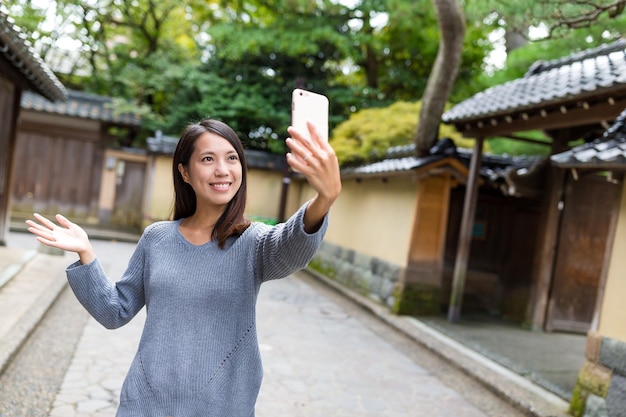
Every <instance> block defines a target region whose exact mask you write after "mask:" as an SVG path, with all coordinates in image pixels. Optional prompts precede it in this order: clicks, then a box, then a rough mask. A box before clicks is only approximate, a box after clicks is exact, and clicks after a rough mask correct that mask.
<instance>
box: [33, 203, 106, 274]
mask: <svg viewBox="0 0 626 417" xmlns="http://www.w3.org/2000/svg"><path fill="white" fill-rule="evenodd" d="M34 217H35V220H36V221H33V220H26V224H27V225H28V231H29V232H30V233H32V234H34V235H35V236H37V240H38V241H39V242H40V243H42V244H44V245H46V246H51V247H53V248H58V249H62V250H65V251H69V252H76V253H77V254H78V256H79V257H80V261H81V262H82V263H83V264H86V263H89V262H91V261H93V260H94V259H95V254H94V252H93V248H92V246H91V242H89V237H88V236H87V233H86V232H85V230H83V228H82V227H80V226H79V225H77V224H74V223H72V222H71V221H69V220H68V219H67V218H65V217H64V216H61V215H60V214H57V215H56V220H57V222H58V223H59V225H57V224H55V223H53V222H52V221H50V220H48V219H47V218H45V217H44V216H42V215H40V214H38V213H35V214H34Z"/></svg>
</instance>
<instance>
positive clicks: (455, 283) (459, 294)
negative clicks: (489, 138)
mask: <svg viewBox="0 0 626 417" xmlns="http://www.w3.org/2000/svg"><path fill="white" fill-rule="evenodd" d="M483 141H484V138H483V137H478V138H476V142H475V143H474V152H473V153H472V160H471V162H470V172H469V178H468V180H467V187H466V190H465V200H464V202H463V218H462V220H461V230H460V231H459V242H458V247H457V254H456V260H455V263H454V275H453V278H452V292H451V294H450V305H449V306H448V321H449V322H451V323H456V322H458V321H459V318H460V316H461V304H462V302H463V291H464V288H465V276H466V275H467V263H468V260H469V252H470V245H471V243H472V227H473V225H474V214H475V213H476V201H477V197H478V178H479V176H480V165H481V161H482V157H483Z"/></svg>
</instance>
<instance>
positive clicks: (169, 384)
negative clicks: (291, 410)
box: [67, 206, 328, 417]
mask: <svg viewBox="0 0 626 417" xmlns="http://www.w3.org/2000/svg"><path fill="white" fill-rule="evenodd" d="M304 207H305V206H302V207H301V208H300V209H299V210H298V211H297V212H296V213H295V214H294V215H293V216H292V217H291V218H290V219H289V220H288V221H287V222H285V223H282V224H279V225H277V226H274V227H271V226H267V225H265V224H262V223H257V222H254V223H252V225H251V226H250V227H249V228H248V229H247V230H246V231H245V232H244V233H243V234H242V235H241V236H239V237H237V238H230V239H229V240H228V241H227V245H226V247H225V249H220V248H219V247H218V246H217V243H216V242H214V241H211V242H208V243H206V244H204V245H200V246H196V245H193V244H191V243H189V242H188V241H187V240H186V239H185V238H184V237H183V236H182V235H181V233H180V231H179V229H178V226H179V224H180V220H178V221H169V222H158V223H155V224H153V225H151V226H149V227H147V228H146V230H145V231H144V233H143V236H142V237H141V239H140V240H139V242H138V244H137V247H136V249H135V252H134V253H133V255H132V258H131V260H130V262H129V265H128V269H127V270H126V272H125V273H124V275H123V277H122V278H121V280H120V281H118V282H117V283H115V284H114V283H112V282H110V281H109V279H108V278H107V277H106V275H105V273H104V271H103V269H102V266H101V264H100V262H99V261H98V260H95V261H93V262H91V263H89V264H86V265H82V264H80V263H79V262H76V263H74V264H72V265H70V266H69V267H68V268H67V276H68V280H69V283H70V286H71V288H72V290H73V291H74V293H75V294H76V297H77V298H78V300H79V301H80V302H81V304H82V305H83V306H84V307H85V308H86V309H87V310H88V311H89V313H90V314H91V315H92V316H93V317H94V318H95V319H96V320H98V321H99V322H100V323H101V324H102V325H104V326H105V327H107V328H117V327H120V326H122V325H124V324H126V323H127V322H128V321H130V320H131V319H132V318H133V316H135V314H136V313H137V312H138V311H139V310H141V308H142V307H143V306H144V305H145V306H146V313H147V314H146V322H145V325H144V329H143V334H142V336H141V340H140V342H139V348H138V350H137V354H136V356H135V358H134V360H133V362H132V364H131V366H130V370H129V372H128V375H127V376H126V379H125V381H124V384H123V386H122V392H121V397H120V406H119V409H118V411H117V416H118V417H139V416H141V417H165V416H174V417H253V416H254V406H255V402H256V399H257V395H258V392H259V388H260V385H261V379H262V373H263V371H262V367H261V357H260V353H259V349H258V341H257V334H256V319H255V317H256V314H255V304H256V299H257V294H258V291H259V287H260V285H261V283H262V282H264V281H268V280H271V279H276V278H283V277H286V276H287V275H289V274H291V273H292V272H295V271H297V270H299V269H302V268H304V267H305V266H306V265H307V263H308V262H309V261H310V260H311V258H312V257H313V255H314V254H315V252H316V251H317V250H318V249H319V246H320V244H321V242H322V239H323V236H324V233H325V232H326V228H327V225H328V216H326V218H325V219H324V222H323V224H322V227H321V228H320V230H318V231H317V232H316V233H313V234H307V233H306V232H305V231H304V225H303V220H302V217H303V215H304Z"/></svg>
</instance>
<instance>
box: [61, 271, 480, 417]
mask: <svg viewBox="0 0 626 417" xmlns="http://www.w3.org/2000/svg"><path fill="white" fill-rule="evenodd" d="M143 319H144V315H143V311H142V312H141V313H140V315H139V316H138V317H136V318H135V319H134V320H133V321H131V323H129V324H128V325H127V326H125V327H123V328H121V329H117V330H113V331H111V330H106V329H104V328H102V327H101V326H100V325H99V324H98V323H97V322H95V320H93V319H91V320H90V321H89V323H88V324H87V326H86V327H85V330H84V333H83V335H82V338H81V340H80V342H79V345H78V349H77V351H76V354H75V357H74V359H73V361H72V363H71V365H70V368H69V370H68V372H67V374H66V377H65V380H64V382H63V385H62V387H61V390H60V392H59V394H58V395H57V398H56V401H55V403H54V407H53V409H52V411H51V412H50V417H112V416H114V415H115V408H116V406H117V404H118V398H119V390H120V387H121V384H122V381H123V378H124V375H125V373H126V371H127V369H128V366H129V364H130V362H131V360H132V357H133V355H134V353H135V349H136V346H137V343H138V340H139V336H140V332H141V327H142V323H143ZM258 323H259V324H258V331H259V340H260V343H261V345H260V347H261V353H262V356H263V364H264V370H265V378H264V382H263V385H262V389H261V392H260V395H259V400H258V406H257V417H328V416H333V417H369V416H371V417H384V416H389V417H392V416H393V417H399V416H415V417H420V416H424V417H436V416H442V417H443V416H455V417H483V416H486V414H484V413H483V412H481V411H480V410H478V409H477V408H476V407H474V406H473V405H472V404H470V403H469V402H468V401H467V400H465V399H464V398H463V397H462V396H461V395H460V394H459V393H457V392H455V391H453V390H452V389H450V388H448V387H447V386H446V385H444V384H443V383H442V382H441V381H439V380H438V379H437V378H436V377H435V376H433V375H432V374H430V373H429V372H427V371H426V370H425V369H423V368H421V367H420V366H418V365H417V364H415V363H414V362H413V361H411V360H410V359H408V358H407V357H406V356H404V355H402V354H400V353H399V352H397V351H396V350H395V349H394V348H393V346H391V345H390V344H388V343H387V342H386V341H385V340H382V339H381V338H380V337H378V336H377V335H375V334H374V333H372V332H371V331H370V330H369V329H368V328H366V327H365V326H364V325H363V324H362V323H361V322H359V321H358V320H357V319H355V318H354V317H351V316H350V315H349V314H347V313H346V312H345V311H344V310H343V309H342V308H341V306H339V305H337V304H335V303H334V302H332V301H330V300H328V299H327V298H325V297H324V296H322V295H321V294H319V293H317V292H316V291H315V290H314V289H313V288H311V287H310V286H309V285H307V284H306V283H304V282H302V281H301V280H299V279H297V278H295V277H293V278H290V279H285V280H281V281H276V282H270V283H267V284H264V285H263V287H262V289H261V293H260V297H259V302H258ZM418 405H419V406H418Z"/></svg>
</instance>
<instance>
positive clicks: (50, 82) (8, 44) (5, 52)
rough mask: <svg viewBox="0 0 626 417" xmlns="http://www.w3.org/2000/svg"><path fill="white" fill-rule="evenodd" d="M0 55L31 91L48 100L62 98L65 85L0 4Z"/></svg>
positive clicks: (63, 97) (64, 93)
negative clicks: (19, 74) (21, 76)
mask: <svg viewBox="0 0 626 417" xmlns="http://www.w3.org/2000/svg"><path fill="white" fill-rule="evenodd" d="M0 55H2V56H3V57H4V58H5V59H6V60H7V61H8V62H9V63H11V64H12V65H13V66H14V67H15V68H16V69H17V70H18V71H19V72H20V73H21V74H22V75H23V77H24V79H25V80H26V83H27V85H30V86H31V88H32V89H33V91H36V92H37V93H39V94H42V95H44V96H45V97H47V98H48V99H50V100H64V99H65V96H66V91H65V87H64V86H63V84H61V82H60V81H59V80H58V79H57V77H56V76H55V75H54V73H53V72H52V71H51V70H50V68H48V66H47V65H46V64H45V63H44V62H43V60H42V59H41V57H40V56H39V55H38V54H37V52H36V51H35V50H34V49H33V47H32V46H31V45H30V43H29V42H28V40H26V38H25V37H24V35H23V34H22V33H21V32H20V30H19V28H18V27H17V26H16V25H15V24H14V23H13V21H12V20H11V18H10V17H9V14H8V11H7V10H6V8H5V7H4V6H2V5H0Z"/></svg>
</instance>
